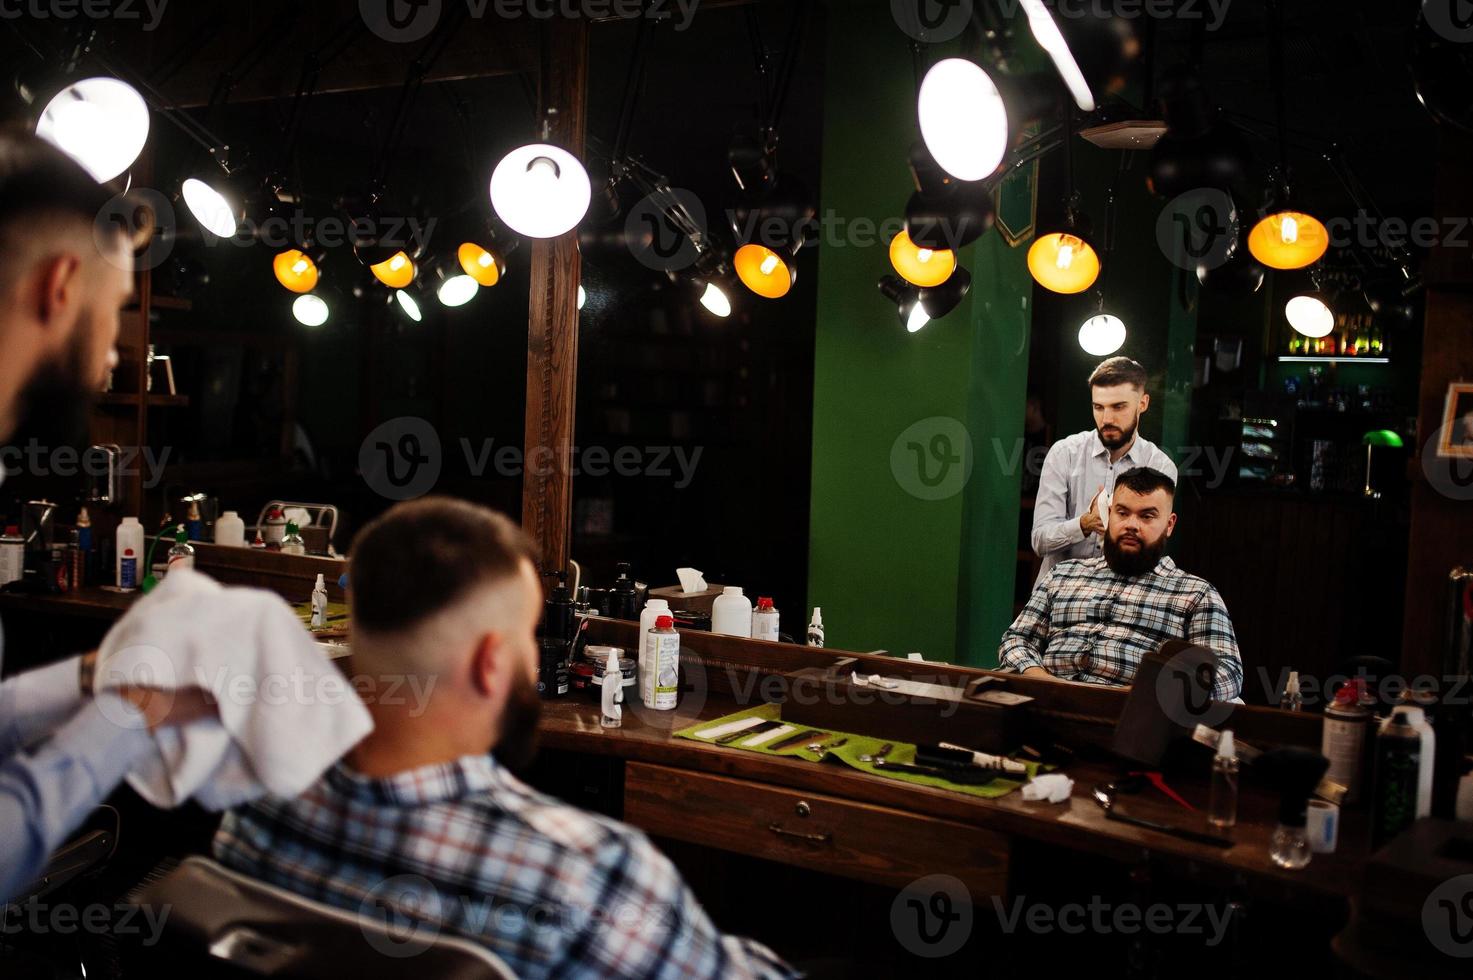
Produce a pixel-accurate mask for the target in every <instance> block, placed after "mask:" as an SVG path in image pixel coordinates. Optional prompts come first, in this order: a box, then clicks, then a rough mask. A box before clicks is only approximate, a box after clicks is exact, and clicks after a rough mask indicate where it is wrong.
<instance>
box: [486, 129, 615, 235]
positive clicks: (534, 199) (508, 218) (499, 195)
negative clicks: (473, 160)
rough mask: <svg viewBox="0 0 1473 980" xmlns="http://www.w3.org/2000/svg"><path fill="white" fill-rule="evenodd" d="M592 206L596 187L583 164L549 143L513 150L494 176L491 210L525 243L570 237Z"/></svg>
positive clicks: (532, 144)
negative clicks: (525, 241)
mask: <svg viewBox="0 0 1473 980" xmlns="http://www.w3.org/2000/svg"><path fill="white" fill-rule="evenodd" d="M592 201H593V183H592V181H590V180H589V179H588V171H587V170H585V169H584V168H583V164H582V163H580V162H579V161H578V158H577V157H575V156H573V154H571V153H569V152H568V151H567V150H565V149H563V148H562V147H560V146H553V145H552V144H550V143H546V142H543V143H531V144H529V145H527V146H522V147H518V148H517V149H515V150H512V151H511V152H510V153H508V154H507V155H506V156H505V157H504V158H503V159H502V161H501V162H500V163H499V164H497V166H496V170H495V172H494V173H492V175H491V206H492V207H493V208H495V209H496V214H497V216H498V217H500V218H501V220H502V221H503V222H505V223H506V226H507V227H508V228H510V229H511V230H512V231H515V232H516V233H517V234H519V235H523V236H525V237H527V238H557V237H558V236H560V235H565V234H567V233H568V232H570V231H572V230H573V229H574V228H576V227H578V222H580V221H582V220H583V216H584V215H586V214H587V213H588V206H589V204H590V203H591V202H592Z"/></svg>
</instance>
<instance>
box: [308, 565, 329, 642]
mask: <svg viewBox="0 0 1473 980" xmlns="http://www.w3.org/2000/svg"><path fill="white" fill-rule="evenodd" d="M326 625H327V583H326V582H325V581H324V580H323V578H322V573H321V572H318V573H317V583H316V584H315V585H313V586H312V628H313V629H315V630H320V629H322V628H323V627H324V626H326Z"/></svg>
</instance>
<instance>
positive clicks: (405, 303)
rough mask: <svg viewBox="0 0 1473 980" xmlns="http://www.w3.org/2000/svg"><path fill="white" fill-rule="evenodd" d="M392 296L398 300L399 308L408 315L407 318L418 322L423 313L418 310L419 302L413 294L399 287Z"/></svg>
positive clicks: (422, 317)
mask: <svg viewBox="0 0 1473 980" xmlns="http://www.w3.org/2000/svg"><path fill="white" fill-rule="evenodd" d="M394 298H395V299H396V300H398V301H399V308H400V309H401V310H403V311H404V315H405V316H407V317H409V319H411V320H413V321H414V322H415V323H419V322H420V321H421V320H423V319H424V314H423V313H421V312H420V311H419V303H418V302H416V301H415V298H414V297H413V296H410V295H409V294H408V293H406V292H405V291H404V290H402V289H399V290H395V292H394Z"/></svg>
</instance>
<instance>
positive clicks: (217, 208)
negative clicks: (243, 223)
mask: <svg viewBox="0 0 1473 980" xmlns="http://www.w3.org/2000/svg"><path fill="white" fill-rule="evenodd" d="M180 191H181V192H182V193H183V195H184V203H185V205H186V206H187V207H188V208H189V213H190V214H192V215H194V218H195V220H196V221H198V222H199V223H200V225H201V226H202V227H203V228H204V229H205V230H206V231H208V232H209V233H210V234H212V235H214V236H215V237H216V238H230V237H231V236H232V235H234V234H235V231H236V228H237V227H238V226H239V222H238V221H237V219H236V209H235V207H234V206H233V205H232V204H231V203H230V201H228V200H227V199H226V197H225V195H224V194H221V193H220V192H219V191H217V190H215V188H213V187H211V186H210V185H209V184H207V183H205V182H204V181H202V180H199V179H198V178H195V177H191V178H189V179H188V180H186V181H185V182H184V183H183V184H182V185H181V186H180Z"/></svg>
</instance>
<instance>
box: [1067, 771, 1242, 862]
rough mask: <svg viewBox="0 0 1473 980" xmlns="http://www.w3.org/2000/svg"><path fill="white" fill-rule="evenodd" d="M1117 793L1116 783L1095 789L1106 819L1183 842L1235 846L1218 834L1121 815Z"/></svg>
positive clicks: (1097, 800)
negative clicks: (1117, 803) (1159, 833)
mask: <svg viewBox="0 0 1473 980" xmlns="http://www.w3.org/2000/svg"><path fill="white" fill-rule="evenodd" d="M1115 793H1116V786H1115V784H1114V783H1107V784H1105V785H1103V786H1096V787H1095V788H1094V798H1095V802H1096V803H1098V804H1099V805H1100V809H1101V810H1104V811H1105V817H1106V818H1107V819H1110V820H1118V821H1119V822H1121V823H1128V824H1130V825H1131V826H1133V827H1143V828H1145V829H1146V830H1155V831H1159V832H1161V833H1163V834H1170V835H1172V836H1173V837H1180V838H1181V839H1182V840H1189V841H1195V842H1196V843H1198V844H1207V845H1210V846H1212V847H1232V846H1233V842H1232V841H1230V840H1228V839H1227V838H1226V837H1218V836H1217V835H1216V834H1208V833H1204V832H1202V831H1200V830H1191V829H1189V828H1187V827H1176V826H1173V825H1171V824H1165V823H1157V822H1156V821H1154V820H1145V819H1142V818H1141V817H1132V816H1130V815H1128V814H1124V813H1121V812H1120V811H1118V810H1116V809H1115Z"/></svg>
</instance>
